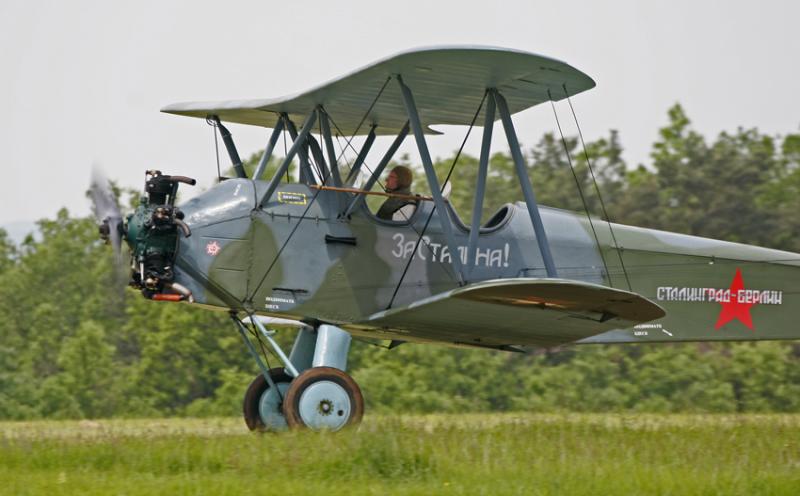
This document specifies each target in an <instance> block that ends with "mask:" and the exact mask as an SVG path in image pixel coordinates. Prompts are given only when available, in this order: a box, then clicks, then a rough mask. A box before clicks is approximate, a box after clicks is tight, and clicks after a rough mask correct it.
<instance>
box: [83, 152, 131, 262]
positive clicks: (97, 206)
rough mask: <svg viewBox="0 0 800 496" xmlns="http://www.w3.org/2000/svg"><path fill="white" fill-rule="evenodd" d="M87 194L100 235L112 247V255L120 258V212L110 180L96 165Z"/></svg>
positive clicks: (121, 231)
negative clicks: (89, 197)
mask: <svg viewBox="0 0 800 496" xmlns="http://www.w3.org/2000/svg"><path fill="white" fill-rule="evenodd" d="M89 195H90V196H91V198H92V204H93V205H94V214H95V216H96V217H97V222H98V231H99V232H100V237H101V238H102V239H103V240H105V241H106V242H107V243H109V244H110V245H111V247H112V248H113V249H114V256H115V257H116V259H117V260H118V261H119V260H121V250H122V235H123V224H122V214H121V213H120V210H119V205H117V199H116V197H115V196H114V191H113V189H112V187H111V182H109V180H108V179H107V178H106V176H105V174H103V173H102V171H100V169H98V168H97V167H93V168H92V183H91V186H90V187H89Z"/></svg>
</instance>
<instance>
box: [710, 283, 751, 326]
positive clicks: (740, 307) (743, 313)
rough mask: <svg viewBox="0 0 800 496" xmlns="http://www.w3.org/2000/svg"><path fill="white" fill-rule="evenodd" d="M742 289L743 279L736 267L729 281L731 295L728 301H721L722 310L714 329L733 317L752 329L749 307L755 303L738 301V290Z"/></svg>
mask: <svg viewBox="0 0 800 496" xmlns="http://www.w3.org/2000/svg"><path fill="white" fill-rule="evenodd" d="M741 289H744V280H743V279H742V271H741V269H739V268H737V269H736V275H735V276H733V282H732V283H731V288H730V291H731V297H730V300H729V301H721V302H720V303H719V304H720V305H722V310H720V312H719V318H718V319H717V325H715V326H714V329H719V328H720V327H722V326H724V325H725V324H727V323H728V322H730V321H732V320H733V319H738V320H739V322H741V323H742V324H744V325H746V326H747V328H748V329H750V330H753V318H752V317H751V316H750V307H752V306H753V305H755V303H744V302H740V301H739V290H741Z"/></svg>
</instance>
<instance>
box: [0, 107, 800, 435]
mask: <svg viewBox="0 0 800 496" xmlns="http://www.w3.org/2000/svg"><path fill="white" fill-rule="evenodd" d="M587 152H588V153H587V154H586V155H584V153H583V151H582V149H581V147H580V142H579V140H578V139H577V138H576V137H568V138H567V139H566V142H565V143H562V141H561V139H560V137H558V138H557V137H556V136H554V135H553V134H545V135H544V136H543V137H541V138H540V139H539V141H538V142H536V143H535V145H534V146H532V147H530V148H529V149H528V150H527V151H526V159H527V162H528V166H529V174H530V176H531V179H532V181H533V183H534V185H535V187H536V194H537V197H538V199H539V201H540V202H541V203H542V204H545V205H550V206H554V207H559V208H565V209H570V210H576V211H582V210H584V205H583V203H582V202H581V199H580V196H579V195H578V194H577V186H576V179H577V183H578V184H579V185H580V186H581V188H582V189H583V191H584V193H585V196H586V201H587V206H588V209H589V210H590V211H591V212H592V214H593V215H595V216H598V217H600V216H602V208H601V205H600V198H599V197H598V195H597V194H595V193H594V184H593V181H592V177H591V174H590V171H589V167H588V166H587V165H588V164H587V156H588V157H590V158H591V164H592V166H593V167H594V172H595V174H596V176H597V184H598V187H599V190H600V192H601V195H602V198H603V200H604V202H605V207H606V208H607V211H608V214H609V217H610V218H611V219H612V220H613V221H615V222H620V223H625V224H633V225H639V226H643V227H651V228H658V229H665V230H669V231H676V232H681V233H687V234H694V235H700V236H706V237H713V238H719V239H724V240H729V241H737V242H743V243H748V244H755V245H762V246H768V247H771V248H778V249H784V250H789V251H795V252H800V236H798V232H799V231H800V229H798V228H800V225H799V224H800V218H798V215H797V213H798V212H800V135H798V134H787V135H785V136H768V135H765V134H763V133H760V132H759V131H758V130H756V129H742V128H740V129H737V130H736V131H735V132H723V133H720V134H719V135H718V136H716V137H715V138H714V139H713V140H708V139H706V138H705V137H704V136H702V135H701V134H699V133H698V132H696V131H695V130H694V129H693V128H692V127H691V123H690V121H689V119H688V118H687V116H686V113H685V112H684V110H683V109H682V108H681V107H680V106H679V105H675V106H674V107H672V108H671V109H669V112H668V121H667V124H666V125H665V126H664V127H663V128H662V129H661V130H660V134H659V138H658V140H657V141H656V142H655V143H654V144H653V147H652V153H651V162H650V163H649V164H648V165H647V166H645V165H639V166H637V167H629V166H628V164H626V163H625V161H624V159H623V148H622V145H621V143H620V138H619V136H618V134H617V133H616V132H614V131H611V132H609V134H608V135H607V136H606V137H603V138H601V139H598V140H595V141H592V142H589V143H587ZM453 158H454V157H445V158H442V159H439V160H437V163H436V168H437V170H438V171H439V174H440V179H441V178H443V177H444V175H445V174H447V172H448V171H449V169H450V167H451V164H452V162H453ZM570 159H571V160H572V162H573V165H574V167H575V175H574V176H573V172H572V171H571V170H570V168H569V160H570ZM257 160H258V156H257V155H254V156H253V157H251V158H250V160H249V161H248V166H249V167H250V168H251V169H252V167H253V165H254V164H255V163H256V162H257ZM397 163H404V164H407V165H412V166H413V164H411V163H410V160H409V159H408V158H407V157H400V158H399V159H398V161H397ZM476 174H477V158H476V157H471V156H466V155H463V156H461V157H460V158H459V160H458V162H457V165H456V167H455V169H454V173H453V176H452V181H453V193H452V195H451V197H450V201H451V202H452V203H453V205H454V207H455V208H456V210H457V211H458V212H460V213H461V215H462V216H464V215H465V214H466V216H467V217H466V218H468V215H469V213H470V212H471V208H472V207H471V205H472V200H473V198H472V194H473V190H474V187H473V185H474V184H475V179H476ZM420 177H421V176H420ZM422 182H423V181H418V183H420V184H418V186H419V187H418V188H417V190H418V192H420V193H424V186H422V185H421V183H422ZM521 199H522V196H521V192H520V191H519V186H518V184H517V181H516V179H515V173H514V168H513V162H512V161H511V157H510V156H509V155H508V154H506V153H496V154H494V155H493V156H492V157H491V162H490V176H489V184H488V187H487V196H486V199H485V204H484V218H487V217H488V216H490V215H491V214H492V213H493V212H494V211H496V210H497V209H498V208H499V207H500V206H501V205H502V204H504V203H507V202H510V201H520V200H521ZM38 229H39V232H40V236H39V237H37V238H34V237H28V238H27V239H26V240H24V241H23V242H22V243H19V244H16V243H14V242H12V241H11V240H10V239H9V238H8V236H7V235H6V233H5V232H3V231H2V230H0V418H2V419H33V418H97V417H110V416H122V417H131V416H168V415H191V416H205V415H237V414H239V412H240V409H241V399H242V396H243V393H244V389H245V387H246V386H247V384H248V383H249V381H250V380H251V379H252V377H253V376H254V375H255V374H256V373H257V369H256V367H255V365H254V364H253V363H252V360H251V359H250V357H249V356H248V354H247V353H246V351H245V348H244V345H243V343H242V342H241V341H240V337H239V336H238V334H237V333H236V332H235V330H234V329H233V327H232V325H231V323H230V321H229V319H228V317H227V315H226V314H225V313H224V312H209V311H207V310H201V309H197V308H192V307H191V306H188V305H174V304H169V303H156V302H150V301H145V300H144V299H143V298H141V296H140V295H139V294H138V293H136V292H134V291H132V290H126V289H122V288H123V287H124V277H125V276H124V275H122V274H121V273H120V271H119V270H115V268H114V264H113V259H112V257H111V255H110V250H109V248H108V247H107V246H105V245H103V244H102V243H101V242H100V240H99V239H98V237H97V228H96V225H95V222H94V220H93V219H90V218H80V217H75V216H72V215H70V214H69V212H67V211H66V210H61V211H60V212H59V213H58V214H57V216H56V217H55V218H52V219H43V220H41V221H39V222H38ZM279 336H280V338H281V340H282V341H283V342H284V343H286V344H288V343H290V341H291V338H292V332H291V331H284V332H281V333H280V334H279ZM798 365H800V345H798V344H797V343H796V342H761V343H713V344H710V343H700V344H671V345H665V344H658V345H655V344H653V345H605V346H595V345H593V346H573V347H565V348H562V349H559V350H550V351H544V352H542V353H534V354H530V355H520V354H515V353H505V352H494V351H484V350H466V349H453V348H447V347H441V346H431V345H415V344H404V345H402V346H399V347H397V348H395V349H392V350H388V349H386V348H385V347H381V346H380V345H379V343H374V342H369V343H368V342H364V341H361V340H356V341H355V342H354V344H353V348H352V352H351V356H350V370H351V372H352V374H353V376H354V377H355V379H356V380H357V381H358V383H359V384H360V385H361V387H362V389H363V391H364V394H365V397H366V401H367V403H368V405H369V407H370V409H371V411H378V412H389V413H399V412H469V411H631V412H640V411H641V412H645V411H646V412H695V411H701V412H755V411H757V412H800V367H799V366H798Z"/></svg>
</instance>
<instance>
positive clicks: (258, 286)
mask: <svg viewBox="0 0 800 496" xmlns="http://www.w3.org/2000/svg"><path fill="white" fill-rule="evenodd" d="M390 80H391V77H388V78H386V81H385V82H384V83H383V86H381V89H380V91H378V94H377V95H375V98H374V99H373V100H372V103H371V104H370V106H369V108H368V109H367V111H366V112H364V116H363V117H362V118H361V121H360V122H359V123H358V126H356V129H355V131H353V136H352V137H351V138H350V140H352V139H353V137H355V136H356V134H358V131H359V129H361V126H362V125H363V124H364V121H366V120H367V117H369V114H370V112H372V109H373V108H374V107H375V104H376V103H378V99H379V98H380V97H381V95H382V94H383V90H385V89H386V85H388V84H389V81H390ZM321 110H322V111H324V109H321ZM328 117H330V116H328ZM348 142H349V141H348ZM337 163H338V158H337ZM331 175H332V174H331ZM329 177H330V175H329ZM327 179H328V178H327V177H326V178H324V180H323V182H322V186H325V181H327ZM322 191H323V189H322V188H319V189H317V191H316V192H315V193H314V196H312V197H311V200H310V201H309V202H308V205H306V208H305V210H303V214H302V215H301V216H300V218H299V219H297V222H296V223H295V225H294V227H293V228H292V230H291V232H290V233H289V236H287V237H286V240H285V241H284V242H283V244H282V245H281V247H280V249H279V250H278V252H277V253H276V254H275V257H274V258H273V259H272V262H271V263H270V264H269V267H267V270H266V272H264V275H263V276H262V277H261V280H260V281H259V282H258V285H256V289H254V290H253V293H252V294H251V295H250V296H249V298H248V299H249V300H252V299H253V297H254V296H255V295H256V293H258V291H259V290H260V289H261V286H262V285H263V284H264V281H266V279H267V277H268V276H269V274H270V272H272V269H273V268H274V267H275V264H276V263H277V262H278V260H279V259H280V257H281V254H283V250H285V249H286V246H287V245H288V244H289V241H291V239H292V237H293V236H294V233H296V232H297V229H298V228H299V227H300V224H301V223H302V222H303V221H304V220H305V219H306V215H308V211H309V210H310V209H311V207H312V206H313V205H314V203H315V202H316V201H317V197H319V194H320V192H322Z"/></svg>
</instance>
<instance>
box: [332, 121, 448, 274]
mask: <svg viewBox="0 0 800 496" xmlns="http://www.w3.org/2000/svg"><path fill="white" fill-rule="evenodd" d="M329 117H330V116H329ZM330 119H331V124H333V127H334V128H335V129H336V130H337V131H339V132H340V133H341V129H340V128H339V126H338V125H337V124H336V121H334V120H333V117H330ZM347 147H350V149H352V150H353V152H355V153H356V154H357V153H358V150H356V149H355V147H354V146H353V145H352V144H350V141H347V142H346V143H345V149H346V148H347ZM342 153H344V150H342ZM361 165H362V167H364V168H365V169H367V171H368V172H369V173H370V175H374V174H375V171H373V170H372V168H371V167H370V166H369V164H367V161H366V159H364V162H363V163H362V164H361ZM376 183H377V184H378V186H379V187H380V188H381V189H382V190H383V191H385V192H388V191H389V190H387V189H386V186H384V185H383V183H382V182H381V180H380V178H378V179H377V180H376ZM444 184H447V183H444ZM403 216H405V214H403ZM405 220H409V219H408V218H406V219H405ZM408 227H410V228H411V230H412V231H414V233H415V234H417V235H418V236H421V234H420V232H419V231H417V228H416V227H414V225H413V224H411V223H409V224H408ZM422 244H423V245H424V246H425V248H427V249H428V251H429V252H430V253H431V254H433V255H435V254H436V252H434V251H433V248H431V245H430V243H428V242H427V241H425V240H424V239H423V240H422ZM437 266H438V267H441V268H442V270H443V271H444V273H445V275H447V277H449V278H450V279H452V280H453V281H455V280H457V277H456V274H455V273H453V272H451V270H452V267H450V265H448V264H437Z"/></svg>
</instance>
